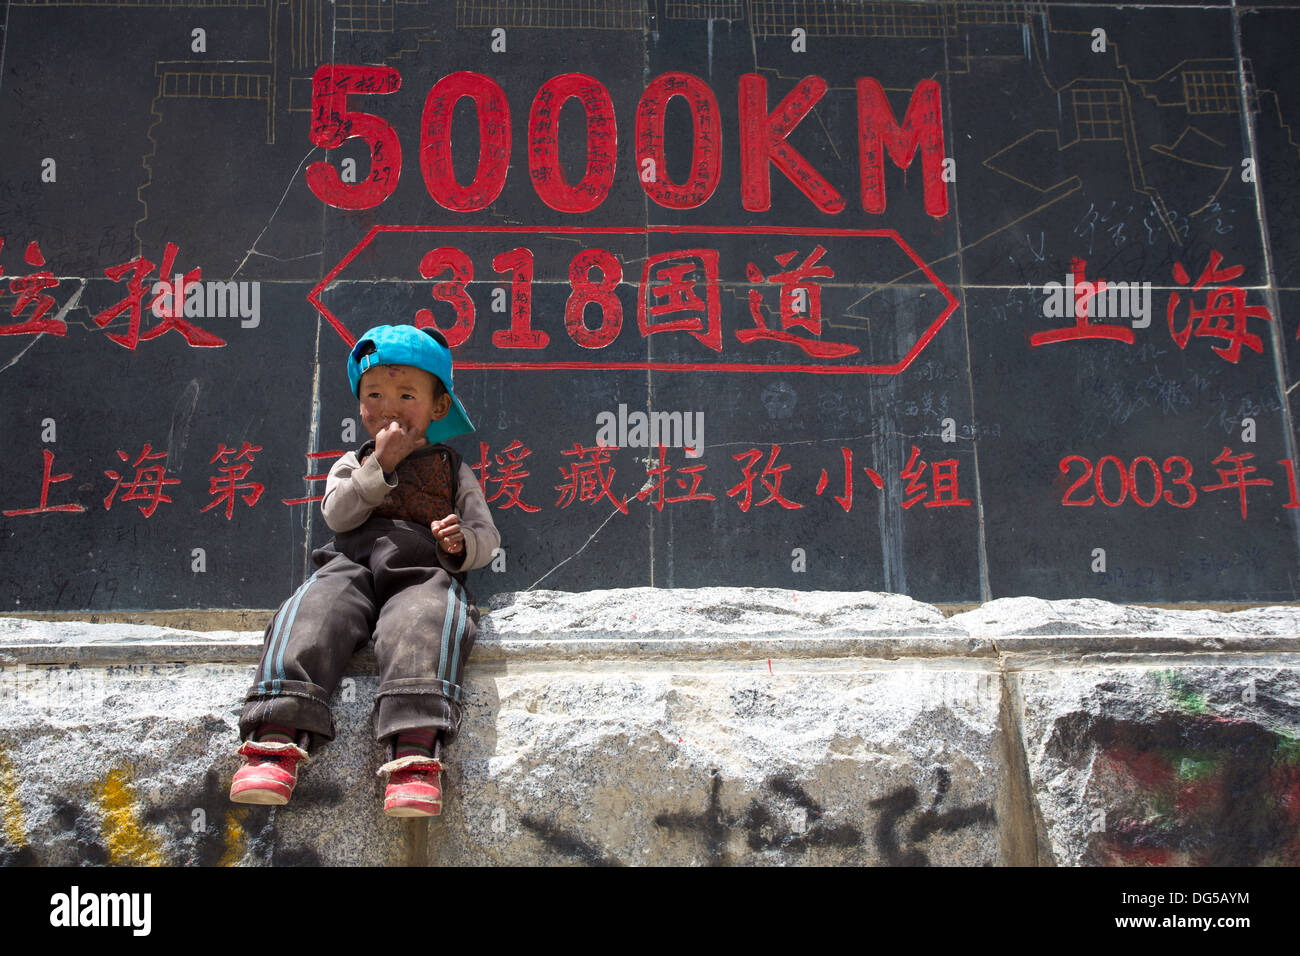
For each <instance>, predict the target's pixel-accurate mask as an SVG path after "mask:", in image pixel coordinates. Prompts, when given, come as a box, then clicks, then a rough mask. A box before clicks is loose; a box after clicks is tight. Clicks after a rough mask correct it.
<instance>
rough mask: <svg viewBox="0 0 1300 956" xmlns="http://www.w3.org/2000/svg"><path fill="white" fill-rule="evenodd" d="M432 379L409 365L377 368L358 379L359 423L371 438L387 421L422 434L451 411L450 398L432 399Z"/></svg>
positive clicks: (420, 369) (367, 370)
mask: <svg viewBox="0 0 1300 956" xmlns="http://www.w3.org/2000/svg"><path fill="white" fill-rule="evenodd" d="M434 382H435V379H434V377H433V376H432V375H430V374H429V373H428V372H426V371H425V370H424V369H422V368H413V367H412V366H410V365H376V366H374V367H373V368H368V369H366V371H365V372H364V373H363V374H362V376H361V387H360V389H359V390H358V391H359V392H360V393H361V423H362V424H363V425H365V427H366V431H367V432H369V433H370V437H371V438H376V437H378V435H379V433H380V432H381V431H383V430H384V428H386V427H387V426H388V424H389V423H390V422H399V423H400V424H401V425H402V427H403V428H405V429H406V430H407V431H410V432H413V433H414V434H416V435H423V434H424V431H425V429H426V428H428V427H429V423H430V422H432V421H437V420H438V419H440V418H442V417H444V416H445V415H446V414H447V411H448V410H449V409H450V408H451V396H450V395H448V394H447V393H446V392H443V394H442V395H440V396H439V397H438V398H436V399H435V398H434V397H433V393H434V391H435V385H434Z"/></svg>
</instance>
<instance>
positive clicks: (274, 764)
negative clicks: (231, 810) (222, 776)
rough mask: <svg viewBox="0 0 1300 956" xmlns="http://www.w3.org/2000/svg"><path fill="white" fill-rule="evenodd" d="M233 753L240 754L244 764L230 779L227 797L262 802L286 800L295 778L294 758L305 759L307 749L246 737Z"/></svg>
mask: <svg viewBox="0 0 1300 956" xmlns="http://www.w3.org/2000/svg"><path fill="white" fill-rule="evenodd" d="M236 753H238V754H240V755H241V756H243V758H244V765H243V766H242V767H240V768H239V769H238V770H236V771H235V778H234V779H233V780H231V781H230V799H231V800H233V801H234V802H235V803H258V804H262V805H265V806H283V805H284V804H286V803H288V802H289V798H290V797H291V796H293V786H294V784H296V783H297V782H298V762H299V761H300V760H306V759H307V751H305V750H303V749H302V748H301V747H299V746H297V745H296V744H281V743H271V742H269V741H267V742H259V741H256V740H246V741H244V744H243V746H241V747H240V748H239V750H238V751H236Z"/></svg>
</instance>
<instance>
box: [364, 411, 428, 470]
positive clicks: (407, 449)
mask: <svg viewBox="0 0 1300 956" xmlns="http://www.w3.org/2000/svg"><path fill="white" fill-rule="evenodd" d="M427 444H429V442H428V440H427V439H425V437H424V436H423V435H421V434H418V433H417V432H414V431H411V430H409V429H407V427H406V426H405V425H403V424H402V423H401V422H389V423H388V424H387V425H385V426H384V427H383V428H382V429H381V430H380V432H379V434H378V435H376V436H375V458H377V459H378V460H379V467H380V468H382V469H384V471H386V472H390V473H391V472H392V470H393V469H394V468H396V467H397V466H398V465H399V464H400V463H401V461H402V460H403V459H404V458H405V457H406V456H407V455H409V454H410V453H411V452H413V451H415V449H417V448H420V447H421V446H423V445H427Z"/></svg>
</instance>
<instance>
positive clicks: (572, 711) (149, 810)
mask: <svg viewBox="0 0 1300 956" xmlns="http://www.w3.org/2000/svg"><path fill="white" fill-rule="evenodd" d="M486 611H487V613H486V614H485V615H484V619H483V627H482V629H481V630H480V635H479V641H478V645H477V646H476V648H475V650H474V654H473V657H472V658H471V661H470V665H469V672H468V674H467V679H466V692H467V708H466V710H467V716H466V721H465V726H464V727H463V729H462V733H461V736H460V739H459V740H458V741H457V742H456V744H455V746H454V748H453V750H452V752H451V756H452V758H453V759H452V764H453V765H452V768H451V769H450V770H449V771H448V773H447V774H446V785H447V790H448V797H447V805H446V807H445V810H444V814H443V816H442V817H441V818H440V819H439V820H437V821H434V822H432V823H424V822H418V823H412V822H409V821H406V822H403V821H395V820H390V819H388V818H386V817H384V816H383V814H382V812H381V810H380V797H381V795H382V781H381V780H380V779H379V778H378V777H377V776H376V775H375V771H376V770H377V769H378V766H379V764H380V763H381V762H382V759H383V757H382V754H381V752H380V748H379V746H378V745H377V744H376V743H375V741H374V739H373V730H372V724H371V718H370V706H371V702H372V700H373V696H374V693H375V690H376V686H377V678H376V665H375V661H374V657H373V653H372V652H371V651H369V650H367V651H365V652H363V653H361V654H359V655H357V657H356V658H355V659H354V661H353V664H352V668H351V670H350V671H349V672H348V674H347V675H346V676H345V678H344V680H343V683H342V685H341V686H340V688H339V691H338V693H337V694H336V699H335V715H336V722H337V724H338V731H339V736H338V738H337V739H336V740H335V741H334V742H333V743H332V744H330V745H329V746H328V747H325V748H322V749H320V750H319V751H318V752H317V753H316V754H315V755H314V756H313V759H312V761H311V762H310V763H309V764H308V765H307V767H306V768H305V769H304V772H303V776H302V780H301V783H300V784H299V788H298V792H297V793H296V794H295V797H294V800H293V802H292V803H291V804H290V805H289V806H287V807H284V808H277V809H274V810H272V809H269V808H255V807H239V806H236V805H234V804H230V803H229V802H228V800H227V799H226V788H227V787H228V785H229V778H230V775H231V774H232V773H233V771H234V769H235V768H236V767H237V766H238V758H237V757H236V756H235V755H234V749H235V746H236V742H237V731H236V724H237V719H238V714H239V709H240V706H241V704H242V699H243V695H244V692H245V691H246V689H247V686H248V684H249V683H250V682H251V677H252V668H253V665H254V664H255V662H256V661H257V660H258V657H259V655H260V648H261V634H260V632H247V631H245V632H240V631H222V632H195V631H180V630H172V629H167V628H161V627H156V626H145V625H132V624H116V623H114V624H86V623H81V622H64V621H60V622H54V621H30V620H19V619H0V814H2V815H3V826H2V827H0V861H3V862H5V863H8V864H21V863H40V864H78V863H95V864H110V863H142V864H151V865H181V864H193V863H198V864H218V863H221V864H293V863H324V864H376V863H387V864H405V863H412V864H421V865H423V864H430V865H445V864H458V863H459V864H493V863H503V864H559V863H585V864H647V863H649V864H718V863H723V864H758V865H766V864H779V865H783V864H832V863H848V864H893V865H903V864H925V863H932V864H980V865H987V864H1052V863H1059V864H1066V865H1078V864H1124V863H1187V864H1197V863H1246V864H1255V863H1283V864H1291V865H1294V864H1296V863H1300V825H1298V824H1300V808H1298V807H1296V806H1295V805H1294V800H1293V798H1292V797H1291V796H1290V795H1291V794H1294V793H1295V792H1297V788H1298V787H1300V743H1297V741H1298V740H1300V736H1298V735H1300V608H1293V607H1269V608H1251V609H1248V610H1242V611H1237V612H1235V613H1221V612H1214V611H1208V610H1200V611H1187V610H1158V609H1151V608H1134V607H1127V606H1120V605H1111V604H1106V603H1105V602H1100V601H1092V600H1080V601H1056V602H1048V601H1040V600H1037V599H1003V600H999V601H994V602H991V603H989V604H988V605H985V606H983V607H980V608H976V609H972V610H970V611H966V612H963V613H959V614H956V615H953V616H951V617H945V616H944V614H943V613H942V612H941V611H940V610H939V609H938V608H935V607H933V606H931V605H926V604H921V603H919V602H915V601H912V600H910V599H908V598H906V597H903V596H899V595H889V594H869V593H852V594H848V593H831V592H820V593H819V592H787V591H776V590H767V589H731V588H707V589H699V590H668V591H665V590H651V589H631V590H627V591H603V592H601V591H597V592H586V593H582V594H565V593H559V592H529V593H526V594H519V595H501V596H498V597H496V598H494V599H493V600H492V601H491V602H490V604H489V605H488V607H487V608H486Z"/></svg>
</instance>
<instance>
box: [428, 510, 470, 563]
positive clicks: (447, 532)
mask: <svg viewBox="0 0 1300 956" xmlns="http://www.w3.org/2000/svg"><path fill="white" fill-rule="evenodd" d="M429 530H430V531H432V532H433V536H434V537H435V538H436V539H437V540H438V547H440V548H442V550H444V551H446V552H447V553H448V554H460V553H461V552H462V551H464V550H465V535H464V534H462V533H461V530H460V517H459V516H458V515H457V514H456V513H455V512H454V511H453V512H452V513H451V514H449V515H447V517H445V518H443V519H442V520H440V521H434V522H432V523H431V524H430V525H429Z"/></svg>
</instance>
